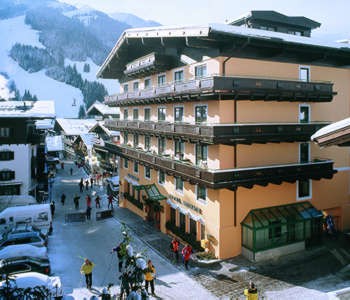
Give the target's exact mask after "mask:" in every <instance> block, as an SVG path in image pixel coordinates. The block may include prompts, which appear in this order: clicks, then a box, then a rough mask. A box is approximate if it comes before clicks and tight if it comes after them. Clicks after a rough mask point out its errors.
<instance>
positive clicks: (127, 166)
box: [124, 158, 129, 169]
mask: <svg viewBox="0 0 350 300" xmlns="http://www.w3.org/2000/svg"><path fill="white" fill-rule="evenodd" d="M128 168H129V160H128V159H127V158H124V169H128Z"/></svg>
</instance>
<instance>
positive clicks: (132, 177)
mask: <svg viewBox="0 0 350 300" xmlns="http://www.w3.org/2000/svg"><path fill="white" fill-rule="evenodd" d="M127 176H128V177H129V178H130V179H132V180H135V181H137V182H138V181H140V179H139V178H138V177H136V176H134V175H132V174H129V173H128V175H127Z"/></svg>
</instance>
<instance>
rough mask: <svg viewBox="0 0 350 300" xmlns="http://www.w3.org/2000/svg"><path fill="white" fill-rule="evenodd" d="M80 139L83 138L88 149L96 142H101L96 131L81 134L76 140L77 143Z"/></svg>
mask: <svg viewBox="0 0 350 300" xmlns="http://www.w3.org/2000/svg"><path fill="white" fill-rule="evenodd" d="M78 140H82V142H83V143H84V145H85V146H86V148H87V149H88V150H91V149H92V147H93V145H94V144H95V143H97V144H98V143H99V141H98V137H97V136H96V134H94V133H84V134H80V135H79V136H78V137H77V138H76V139H75V141H74V143H76V142H77V141H78Z"/></svg>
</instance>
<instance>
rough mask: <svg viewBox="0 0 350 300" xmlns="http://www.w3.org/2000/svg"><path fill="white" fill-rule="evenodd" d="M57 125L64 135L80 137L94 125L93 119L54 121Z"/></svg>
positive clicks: (59, 119)
mask: <svg viewBox="0 0 350 300" xmlns="http://www.w3.org/2000/svg"><path fill="white" fill-rule="evenodd" d="M56 122H57V124H58V125H59V126H60V127H61V128H62V130H63V131H64V134H65V135H80V134H84V133H88V132H89V130H90V129H91V128H92V127H93V126H95V125H96V123H97V121H96V120H95V119H61V118H57V119H56Z"/></svg>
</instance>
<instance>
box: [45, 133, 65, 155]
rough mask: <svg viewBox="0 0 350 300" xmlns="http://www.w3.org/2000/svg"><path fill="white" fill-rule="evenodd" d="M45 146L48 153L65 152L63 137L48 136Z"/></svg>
mask: <svg viewBox="0 0 350 300" xmlns="http://www.w3.org/2000/svg"><path fill="white" fill-rule="evenodd" d="M45 144H46V147H47V151H49V152H50V151H63V150H64V146H63V140H62V136H61V135H56V136H47V137H46V138H45Z"/></svg>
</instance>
